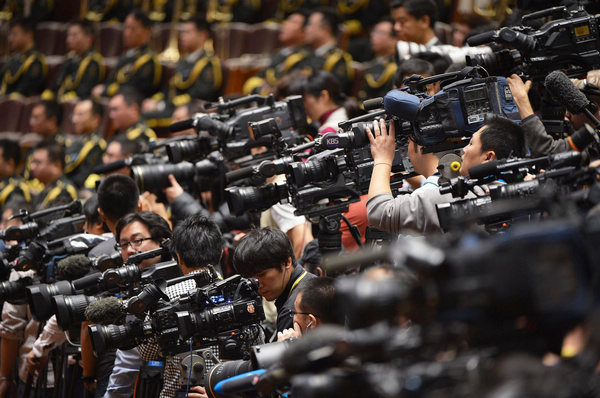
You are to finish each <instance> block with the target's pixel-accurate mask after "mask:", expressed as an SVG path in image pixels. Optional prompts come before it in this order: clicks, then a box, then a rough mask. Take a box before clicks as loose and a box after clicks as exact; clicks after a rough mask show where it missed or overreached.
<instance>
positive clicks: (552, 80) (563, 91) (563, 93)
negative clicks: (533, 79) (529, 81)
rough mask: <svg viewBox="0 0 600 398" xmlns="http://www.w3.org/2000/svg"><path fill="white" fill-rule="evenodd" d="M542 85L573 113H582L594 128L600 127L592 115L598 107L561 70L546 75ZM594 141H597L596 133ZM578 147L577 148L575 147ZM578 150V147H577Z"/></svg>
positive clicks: (599, 122) (599, 123)
mask: <svg viewBox="0 0 600 398" xmlns="http://www.w3.org/2000/svg"><path fill="white" fill-rule="evenodd" d="M544 86H545V87H546V89H547V90H548V91H549V92H550V94H552V97H553V98H554V99H555V100H556V101H558V102H559V103H560V104H561V105H564V106H565V107H566V108H567V109H568V110H569V112H571V113H573V114H580V113H583V114H585V116H586V117H587V119H588V120H589V121H590V122H591V123H592V125H593V126H594V128H596V129H598V128H600V121H599V120H598V119H597V118H596V116H594V113H595V112H596V111H597V109H598V107H597V106H596V104H594V103H593V102H592V101H590V100H589V99H588V98H587V97H586V96H585V94H583V93H582V92H581V91H579V89H578V88H577V87H575V84H573V82H572V81H571V80H570V79H569V78H568V77H567V75H565V74H564V73H563V72H560V71H556V70H555V71H554V72H552V73H550V74H549V75H548V76H546V80H544ZM595 139H596V141H597V142H598V139H597V135H596V138H595ZM577 149H578V148H577ZM578 150H579V149H578Z"/></svg>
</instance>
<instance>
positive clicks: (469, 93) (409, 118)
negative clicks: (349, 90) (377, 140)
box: [383, 67, 521, 152]
mask: <svg viewBox="0 0 600 398" xmlns="http://www.w3.org/2000/svg"><path fill="white" fill-rule="evenodd" d="M481 72H482V69H481V68H478V67H475V68H472V67H467V68H464V69H463V70H462V71H459V72H453V73H447V74H442V75H437V76H432V77H431V78H427V79H422V80H420V81H419V84H420V85H426V84H430V83H433V82H436V81H441V87H442V90H441V91H439V92H438V93H436V94H435V95H433V96H428V95H421V96H417V95H414V94H409V93H408V92H407V91H402V90H392V91H390V92H388V93H387V94H386V95H385V97H384V99H383V106H384V109H385V111H386V113H387V114H388V115H390V116H395V117H397V118H399V119H400V120H403V121H406V122H408V123H410V128H409V129H408V130H405V131H410V133H409V134H410V135H411V136H412V137H413V138H414V140H415V142H416V143H417V144H419V145H421V146H423V147H424V148H423V152H441V151H446V150H450V149H456V148H462V147H463V146H465V145H466V144H467V143H468V142H469V139H470V137H471V135H473V133H475V132H476V131H477V130H479V129H480V128H481V127H482V126H483V125H484V122H485V117H486V115H488V114H496V115H503V116H505V117H507V118H509V119H511V120H513V121H515V122H517V123H520V121H521V118H520V116H519V111H518V108H517V105H516V103H515V101H514V99H513V96H512V93H511V91H510V87H509V86H508V82H507V81H506V79H505V78H503V77H481V76H480V73H481ZM396 134H398V133H396Z"/></svg>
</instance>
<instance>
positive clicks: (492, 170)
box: [469, 160, 499, 179]
mask: <svg viewBox="0 0 600 398" xmlns="http://www.w3.org/2000/svg"><path fill="white" fill-rule="evenodd" d="M498 164H499V162H498V161H497V160H491V161H489V162H485V163H481V164H478V165H475V166H473V167H471V168H469V178H474V179H481V178H484V177H487V176H490V175H493V174H496V173H498Z"/></svg>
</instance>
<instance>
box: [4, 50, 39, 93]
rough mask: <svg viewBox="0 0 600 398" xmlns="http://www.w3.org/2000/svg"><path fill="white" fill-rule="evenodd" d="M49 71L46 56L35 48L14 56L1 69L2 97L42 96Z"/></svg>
mask: <svg viewBox="0 0 600 398" xmlns="http://www.w3.org/2000/svg"><path fill="white" fill-rule="evenodd" d="M47 71H48V67H47V66H46V61H45V59H44V56H43V55H42V54H40V53H38V52H37V51H36V50H35V49H33V48H32V49H30V50H29V51H26V52H25V53H22V54H15V55H13V56H12V57H10V58H9V59H8V60H7V61H6V63H5V64H4V66H3V67H2V69H0V77H1V78H2V86H0V95H13V96H14V95H16V96H24V97H29V96H32V95H38V94H40V93H41V92H42V90H43V89H44V79H45V78H46V73H47Z"/></svg>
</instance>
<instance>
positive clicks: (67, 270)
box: [56, 254, 92, 281]
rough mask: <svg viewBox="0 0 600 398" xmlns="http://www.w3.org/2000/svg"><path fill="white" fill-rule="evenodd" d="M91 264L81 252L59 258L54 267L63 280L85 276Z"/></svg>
mask: <svg viewBox="0 0 600 398" xmlns="http://www.w3.org/2000/svg"><path fill="white" fill-rule="evenodd" d="M91 266H92V262H91V261H90V259H89V258H88V257H87V256H85V255H83V254H75V255H72V256H69V257H66V258H63V259H62V260H60V261H59V262H58V263H57V264H56V267H57V269H58V275H59V276H60V277H61V279H63V280H68V281H73V280H75V279H79V278H81V277H83V276H85V275H86V274H87V273H88V272H89V271H90V267H91Z"/></svg>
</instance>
